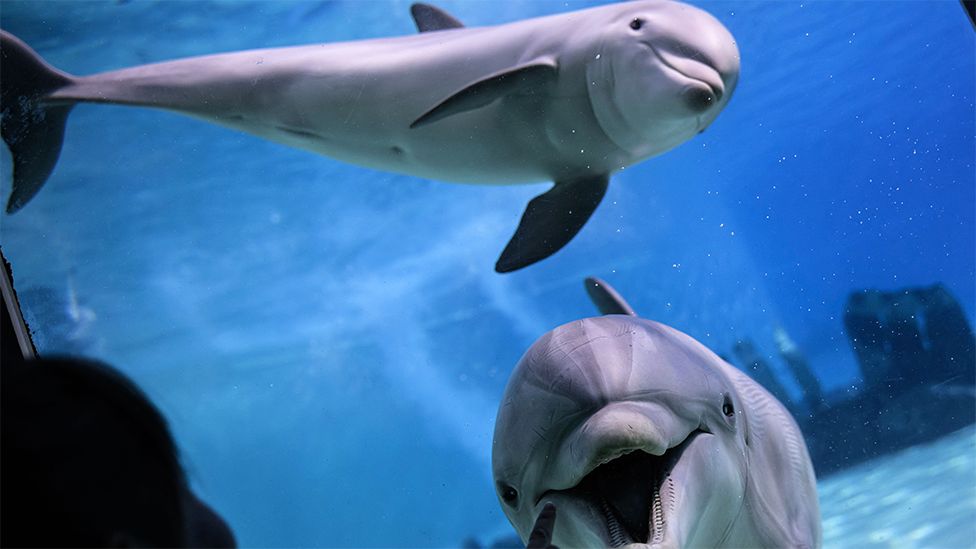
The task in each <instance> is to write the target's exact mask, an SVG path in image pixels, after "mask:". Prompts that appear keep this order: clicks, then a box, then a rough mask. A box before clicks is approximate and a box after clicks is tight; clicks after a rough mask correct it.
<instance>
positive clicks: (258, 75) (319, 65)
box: [0, 0, 739, 272]
mask: <svg viewBox="0 0 976 549" xmlns="http://www.w3.org/2000/svg"><path fill="white" fill-rule="evenodd" d="M413 14H414V18H415V20H416V21H417V24H418V27H420V29H421V30H422V31H437V32H422V33H421V34H418V35H413V36H403V37H396V38H384V39H373V40H362V41H355V42H340V43H332V44H321V45H312V46H301V47H290V48H278V49H267V50H252V51H242V52H234V53H226V54H218V55H210V56H204V57H195V58H189V59H181V60H176V61H170V62H163V63H156V64H151V65H144V66H138V67H133V68H128V69H122V70H117V71H112V72H106V73H101V74H96V75H92V76H84V77H76V76H71V75H68V74H65V73H62V72H59V71H57V70H55V69H53V68H51V67H49V66H47V65H46V64H45V63H44V62H43V61H42V60H41V59H40V57H38V56H37V55H36V53H34V52H33V51H32V50H30V48H28V47H27V46H26V45H25V44H23V43H22V42H20V41H19V40H18V39H16V38H15V37H13V36H12V35H10V34H8V33H3V35H2V41H0V54H2V56H3V68H4V79H3V81H2V103H3V105H4V117H3V138H4V141H6V142H7V144H8V146H10V148H11V152H12V154H13V158H14V189H13V193H12V195H11V197H10V201H9V203H8V207H7V208H8V211H10V212H12V211H15V210H17V209H19V208H20V207H22V206H23V205H24V204H25V203H26V202H27V201H28V200H29V199H30V198H31V197H32V196H33V195H34V194H35V193H36V192H37V191H38V190H39V189H40V187H41V185H42V184H43V183H44V181H45V180H46V179H47V177H48V176H49V174H50V173H51V171H52V170H53V169H54V165H55V163H56V161H57V156H58V153H59V151H60V145H61V140H62V135H63V131H64V121H65V119H66V118H67V115H68V112H69V111H70V109H71V108H72V106H73V105H75V104H76V103H80V102H97V103H113V104H124V105H134V106H145V107H155V108H162V109H167V110H172V111H176V112H180V113H183V114H187V115H190V116H194V117H197V118H200V119H203V120H206V121H209V122H213V123H217V124H220V125H223V126H227V127H230V128H234V129H237V130H241V131H245V132H248V133H251V134H254V135H258V136H260V137H263V138H266V139H269V140H272V141H276V142H279V143H284V144H287V145H291V146H295V147H299V148H302V149H307V150H310V151H312V152H315V153H319V154H323V155H326V156H329V157H332V158H336V159H339V160H342V161H346V162H350V163H353V164H358V165H361V166H366V167H370V168H375V169H379V170H387V171H392V172H398V173H404V174H410V175H415V176H420V177H426V178H431V179H438V180H444V181H452V182H460V183H480V184H513V183H530V182H540V181H547V180H548V181H553V182H555V183H556V185H555V187H554V188H553V189H552V190H551V191H550V192H548V193H545V194H543V195H541V196H540V197H538V198H536V199H535V200H533V201H532V202H531V203H530V204H529V207H528V209H527V210H526V213H525V215H524V216H523V218H522V222H521V224H520V226H519V229H518V230H517V232H516V234H515V236H514V237H513V238H512V241H511V242H510V243H509V245H508V247H507V248H506V249H505V251H504V252H503V254H502V257H501V258H500V259H499V262H498V264H497V265H496V269H497V270H499V271H500V272H504V271H511V270H515V269H518V268H521V267H524V266H526V265H528V264H531V263H533V262H535V261H538V260H540V259H543V258H545V257H547V256H549V255H551V254H552V253H554V252H555V251H556V250H558V249H559V248H561V247H562V246H564V245H565V244H566V243H567V242H569V240H570V239H571V238H572V237H573V236H574V235H575V234H576V233H577V232H578V231H579V229H580V228H581V227H582V226H583V224H584V223H585V222H586V220H587V219H588V218H589V216H590V214H591V213H592V212H593V210H594V209H595V208H596V206H597V205H598V204H599V202H600V200H601V199H602V197H603V194H604V192H605V190H606V185H607V182H608V179H609V176H610V174H611V173H613V172H614V171H616V170H619V169H622V168H624V167H626V166H628V165H631V164H633V163H635V162H639V161H641V160H644V159H645V158H648V157H650V156H654V155H656V154H659V153H661V152H664V151H666V150H669V149H671V148H673V147H675V146H677V145H678V144H680V143H682V142H684V141H686V140H687V139H689V138H691V137H693V136H694V135H695V134H696V133H699V132H700V131H702V130H703V129H704V128H705V127H706V126H707V125H708V124H710V123H711V121H712V120H714V118H715V117H716V116H717V115H718V113H719V111H720V110H721V109H722V108H723V107H724V105H725V104H726V102H727V101H728V99H729V97H730V95H731V92H732V90H733V88H734V86H735V84H736V81H737V78H738V68H739V61H738V51H737V49H736V46H735V44H734V41H733V39H732V37H731V35H729V33H728V31H727V30H726V29H725V28H724V27H723V26H722V25H721V24H720V23H719V22H718V21H717V20H715V19H714V18H712V17H711V16H710V15H708V14H707V13H705V12H703V11H701V10H698V9H697V8H693V7H691V6H688V5H685V4H680V3H677V2H669V1H658V0H651V1H640V2H628V3H621V4H612V5H608V6H603V7H598V8H592V9H588V10H582V11H578V12H571V13H566V14H560V15H554V16H549V17H541V18H536V19H529V20H525V21H520V22H515V23H510V24H506V25H500V26H495V27H482V28H463V27H460V23H458V22H457V20H455V19H453V18H451V17H450V16H449V15H447V14H445V13H443V12H440V11H439V10H437V9H436V8H432V7H429V6H424V5H418V6H415V7H414V8H413Z"/></svg>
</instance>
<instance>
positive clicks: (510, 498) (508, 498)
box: [498, 483, 518, 507]
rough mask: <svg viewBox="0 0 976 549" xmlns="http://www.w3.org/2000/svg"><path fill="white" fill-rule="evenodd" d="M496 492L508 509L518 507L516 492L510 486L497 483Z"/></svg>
mask: <svg viewBox="0 0 976 549" xmlns="http://www.w3.org/2000/svg"><path fill="white" fill-rule="evenodd" d="M498 490H499V491H500V492H501V494H502V501H504V502H505V503H506V504H508V505H509V506H510V507H515V506H516V505H518V490H516V489H515V488H513V487H512V486H511V485H508V484H503V483H499V485H498Z"/></svg>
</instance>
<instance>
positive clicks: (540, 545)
mask: <svg viewBox="0 0 976 549" xmlns="http://www.w3.org/2000/svg"><path fill="white" fill-rule="evenodd" d="M555 526H556V505H555V504H554V503H552V502H551V501H550V502H548V503H546V504H545V505H544V506H543V507H542V511H540V512H539V518H537V519H535V526H533V527H532V532H531V533H530V534H529V541H528V542H527V543H526V544H525V549H555V546H554V545H553V544H552V529H553V528H554V527H555Z"/></svg>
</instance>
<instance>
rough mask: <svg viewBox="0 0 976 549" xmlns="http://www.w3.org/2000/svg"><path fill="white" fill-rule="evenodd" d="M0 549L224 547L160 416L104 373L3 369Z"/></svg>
mask: <svg viewBox="0 0 976 549" xmlns="http://www.w3.org/2000/svg"><path fill="white" fill-rule="evenodd" d="M0 407H2V410H0V432H2V437H3V439H2V446H0V450H2V459H0V475H2V480H0V488H2V502H0V521H2V523H3V529H2V530H0V543H2V545H4V546H65V547H66V546H73V547H93V546H102V547H128V546H139V547H193V546H203V545H207V546H223V547H232V546H233V545H234V538H233V535H232V534H231V532H230V529H229V528H227V525H226V524H225V523H224V522H223V521H222V520H221V519H220V517H219V516H217V515H216V513H214V512H213V511H212V510H211V509H209V508H208V507H207V506H206V505H204V504H203V503H202V502H200V501H199V500H198V499H197V498H196V496H195V495H194V494H193V493H192V492H191V491H190V489H189V487H188V485H187V480H186V476H185V474H184V472H183V469H182V467H181V465H180V462H179V458H178V455H177V449H176V445H175V444H174V442H173V439H172V436H171V435H170V432H169V429H168V428H167V425H166V422H165V420H164V419H163V417H162V416H161V415H160V413H159V411H157V410H156V408H155V407H154V406H153V405H152V403H151V402H150V401H149V400H148V399H147V398H146V397H145V395H143V393H142V392H141V391H140V390H139V389H138V387H136V386H135V384H133V383H132V382H131V381H130V380H128V379H127V378H126V377H124V376H123V375H122V374H120V373H119V372H117V371H115V370H114V369H112V368H110V367H109V366H107V365H105V364H101V363H98V362H93V361H87V360H79V359H73V358H72V359H68V358H61V359H44V360H35V361H30V362H24V363H7V364H4V368H3V371H2V383H0Z"/></svg>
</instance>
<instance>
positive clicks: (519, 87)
mask: <svg viewBox="0 0 976 549" xmlns="http://www.w3.org/2000/svg"><path fill="white" fill-rule="evenodd" d="M555 76H556V62H555V61H552V60H542V61H534V62H532V63H527V64H525V65H520V66H518V67H515V68H514V69H507V70H504V71H502V72H498V73H495V74H493V75H491V76H488V77H487V78H483V79H481V80H478V81H477V82H475V83H473V84H470V85H468V86H466V87H465V88H464V89H462V90H460V91H458V92H456V93H454V94H452V95H451V96H450V97H448V98H447V99H445V100H443V101H441V102H440V103H439V104H437V106H435V107H434V108H432V109H430V110H429V111H427V112H426V113H424V114H423V115H422V116H421V117H420V118H418V119H416V120H414V122H413V123H412V124H410V127H411V128H418V127H420V126H425V125H427V124H431V123H433V122H437V121H438V120H441V119H442V118H447V117H448V116H452V115H455V114H458V113H462V112H465V111H470V110H474V109H478V108H481V107H484V106H485V105H488V104H489V103H492V102H493V101H496V100H498V99H501V98H503V97H505V96H509V95H531V94H532V93H534V92H536V91H538V90H540V89H542V88H545V87H546V86H547V85H548V84H549V83H550V82H552V81H553V79H554V78H555Z"/></svg>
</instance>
